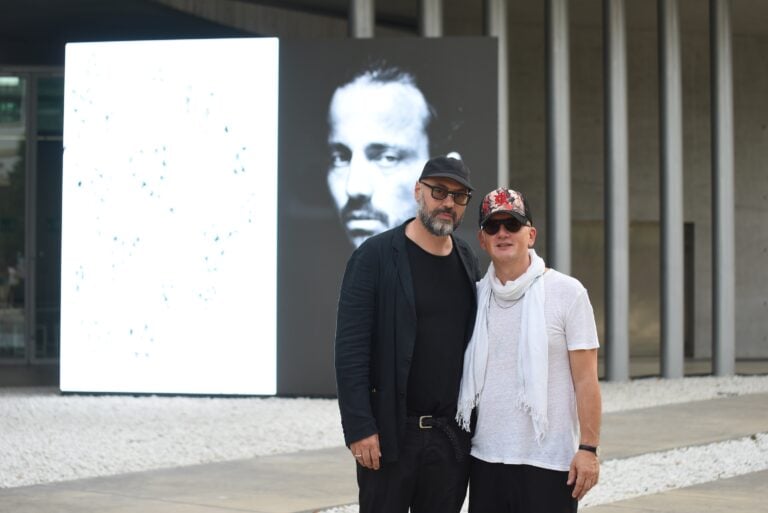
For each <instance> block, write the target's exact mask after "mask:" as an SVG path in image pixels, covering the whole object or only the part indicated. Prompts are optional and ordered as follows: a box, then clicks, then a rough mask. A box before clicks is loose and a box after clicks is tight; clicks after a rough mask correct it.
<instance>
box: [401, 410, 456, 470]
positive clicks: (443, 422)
mask: <svg viewBox="0 0 768 513" xmlns="http://www.w3.org/2000/svg"><path fill="white" fill-rule="evenodd" d="M406 421H407V423H408V424H412V425H416V426H418V428H419V429H432V428H437V429H438V430H439V431H441V432H442V433H443V434H445V436H446V437H448V441H449V442H450V443H451V447H452V448H453V454H454V455H455V456H456V461H464V459H465V458H466V457H467V455H468V454H469V445H470V438H469V433H465V432H463V431H461V428H459V426H458V424H456V421H455V420H453V419H449V418H447V417H433V416H432V415H421V416H419V417H407V418H406Z"/></svg>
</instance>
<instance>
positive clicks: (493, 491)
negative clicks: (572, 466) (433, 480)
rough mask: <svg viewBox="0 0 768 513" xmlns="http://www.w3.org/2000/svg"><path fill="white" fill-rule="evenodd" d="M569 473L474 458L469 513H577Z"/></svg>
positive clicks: (472, 460) (471, 470) (576, 502)
mask: <svg viewBox="0 0 768 513" xmlns="http://www.w3.org/2000/svg"><path fill="white" fill-rule="evenodd" d="M567 481H568V472H561V471H559V470H549V469H544V468H539V467H534V466H531V465H507V464H504V463H488V462H485V461H482V460H479V459H477V458H471V464H470V480H469V513H576V510H577V508H578V505H579V503H578V501H577V500H576V499H574V498H573V497H571V493H572V492H573V485H571V486H569V485H567V484H566V482H567Z"/></svg>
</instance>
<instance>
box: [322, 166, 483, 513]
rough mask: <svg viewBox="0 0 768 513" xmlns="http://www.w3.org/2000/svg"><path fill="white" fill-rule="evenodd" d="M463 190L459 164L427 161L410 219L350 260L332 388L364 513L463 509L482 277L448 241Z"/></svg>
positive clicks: (457, 244)
mask: <svg viewBox="0 0 768 513" xmlns="http://www.w3.org/2000/svg"><path fill="white" fill-rule="evenodd" d="M471 191H472V186H471V185H470V181H469V169H468V168H467V167H466V166H465V165H464V163H463V162H462V161H460V160H457V159H454V158H449V157H435V158H433V159H430V160H429V161H428V162H427V163H426V165H425V166H424V168H423V170H422V173H421V176H420V177H419V180H418V181H417V182H416V184H415V186H414V189H413V194H414V198H415V200H416V202H417V204H418V210H417V216H416V218H415V219H414V218H412V219H409V220H407V221H406V222H405V223H403V224H402V225H400V226H398V227H396V228H393V229H390V230H388V231H385V232H383V233H380V234H378V235H375V236H373V237H371V238H369V239H368V240H366V241H365V242H364V243H363V244H362V245H361V246H360V247H359V248H358V249H357V250H355V252H354V253H353V254H352V256H351V257H350V259H349V262H348V263H347V268H346V271H345V274H344V280H343V282H342V285H341V293H340V296H339V307H338V319H337V325H336V355H335V358H336V383H337V391H338V396H339V408H340V410H341V421H342V427H343V428H344V438H345V441H346V443H347V445H348V446H349V448H350V451H351V453H352V456H353V457H354V458H355V460H356V462H357V482H358V486H359V488H360V511H361V513H372V512H382V513H407V512H408V510H409V508H410V510H411V511H412V512H416V513H423V512H435V513H438V512H439V513H451V512H456V513H458V512H459V511H460V509H461V506H462V503H463V501H464V497H465V494H466V486H467V479H468V466H467V462H468V456H467V453H468V450H469V435H468V433H465V432H462V431H461V430H460V429H459V428H458V425H457V424H456V421H455V420H454V417H455V414H456V401H457V396H458V390H459V383H460V380H461V371H462V362H463V356H464V349H465V347H466V344H467V342H468V340H469V338H470V336H471V334H472V328H473V325H474V319H475V313H476V303H477V296H476V292H475V282H476V281H477V280H478V279H479V277H480V274H479V266H478V262H477V257H476V256H475V254H474V253H473V251H472V250H471V248H470V247H469V245H468V244H467V243H466V242H464V241H463V240H461V239H459V238H457V237H455V236H454V235H453V232H454V230H455V229H456V228H457V227H458V226H459V223H460V222H461V220H462V218H463V216H464V211H465V209H466V206H467V203H468V202H469V200H470V197H471Z"/></svg>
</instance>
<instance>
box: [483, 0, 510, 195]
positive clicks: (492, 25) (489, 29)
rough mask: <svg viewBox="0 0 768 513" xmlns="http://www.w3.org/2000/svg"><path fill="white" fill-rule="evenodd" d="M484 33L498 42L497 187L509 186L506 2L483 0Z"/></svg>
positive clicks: (502, 0) (501, 0)
mask: <svg viewBox="0 0 768 513" xmlns="http://www.w3.org/2000/svg"><path fill="white" fill-rule="evenodd" d="M485 33H486V34H487V35H489V36H492V37H495V38H496V39H497V40H498V42H499V46H498V51H499V53H498V73H499V78H498V104H499V106H498V121H497V122H498V129H499V137H498V147H499V150H498V159H499V161H498V171H497V178H496V179H497V182H498V185H499V186H504V187H507V186H509V185H510V181H509V180H510V178H509V79H508V78H507V77H508V71H507V66H508V65H507V63H508V62H509V60H508V57H507V2H506V0H485Z"/></svg>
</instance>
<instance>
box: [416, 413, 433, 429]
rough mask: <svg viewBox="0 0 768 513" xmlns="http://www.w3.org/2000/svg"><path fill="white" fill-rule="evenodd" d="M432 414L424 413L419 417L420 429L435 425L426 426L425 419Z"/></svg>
mask: <svg viewBox="0 0 768 513" xmlns="http://www.w3.org/2000/svg"><path fill="white" fill-rule="evenodd" d="M431 418H432V415H422V416H421V417H419V429H432V428H433V427H434V426H425V425H424V419H431Z"/></svg>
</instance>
